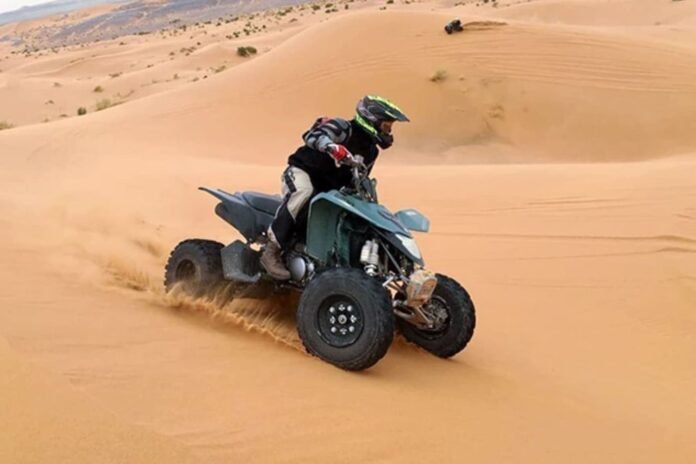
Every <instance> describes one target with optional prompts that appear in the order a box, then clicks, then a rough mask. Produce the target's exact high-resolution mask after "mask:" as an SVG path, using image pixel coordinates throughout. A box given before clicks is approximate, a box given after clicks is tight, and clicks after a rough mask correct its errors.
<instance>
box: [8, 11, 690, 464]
mask: <svg viewBox="0 0 696 464" xmlns="http://www.w3.org/2000/svg"><path fill="white" fill-rule="evenodd" d="M339 6H340V5H339ZM382 6H384V5H383V4H382V3H365V4H362V5H360V7H359V8H358V5H354V4H351V9H349V10H340V11H339V13H335V14H332V15H327V14H325V13H323V12H320V13H321V14H320V15H317V14H315V15H304V16H300V15H299V14H297V18H298V21H295V22H292V23H290V22H289V20H290V19H291V18H290V17H283V21H284V22H283V23H282V24H279V25H276V24H275V23H274V22H272V21H271V20H270V18H271V16H269V18H267V19H266V21H267V24H268V27H267V32H264V33H259V34H258V35H257V36H254V37H253V39H249V40H247V39H242V40H236V39H235V40H230V39H226V38H225V34H224V33H223V34H220V33H218V32H217V31H215V33H217V34H218V37H215V38H213V37H210V35H211V34H212V33H213V31H212V30H211V31H210V33H209V34H201V38H200V39H199V38H197V37H194V39H189V38H188V35H187V36H186V37H182V36H168V37H164V38H161V37H159V36H158V35H157V34H152V35H149V36H142V37H141V36H138V37H127V38H117V39H114V40H113V41H110V42H106V43H104V42H100V43H95V44H90V45H88V46H85V47H68V48H67V49H61V50H60V51H59V52H58V53H47V54H44V56H39V57H28V58H25V57H24V56H23V55H21V54H17V53H15V54H12V53H11V51H12V50H13V49H11V48H3V49H2V50H0V52H1V53H0V70H2V72H0V102H2V103H1V104H0V121H2V120H5V121H8V122H11V123H12V124H14V125H15V127H13V128H10V129H6V130H2V131H0V212H2V214H1V215H0V252H1V253H2V254H3V257H4V259H3V263H4V264H5V265H4V266H2V268H1V269H0V282H2V283H1V284H0V366H1V368H2V371H3V374H4V375H3V377H2V380H1V381H0V410H2V411H3V414H2V419H0V425H1V426H2V429H3V430H4V431H5V433H4V434H3V438H2V439H0V462H37V463H48V462H50V463H58V462H71V463H72V462H105V463H108V462H114V463H116V462H119V463H122V462H206V463H217V462H220V463H222V462H225V463H227V462H237V461H239V462H315V461H320V460H322V461H323V460H331V461H333V462H356V461H360V462H424V461H425V462H462V461H464V460H470V461H472V462H479V463H500V462H530V463H532V462H533V463H540V462H548V463H557V462H607V463H609V462H611V463H613V462H631V463H641V462H645V463H653V462H669V463H689V462H693V460H694V459H695V458H696V445H695V444H694V442H693V438H692V435H693V427H694V424H695V423H696V407H695V406H694V402H693V400H692V396H693V391H694V390H695V389H696V372H694V368H693V366H694V363H695V362H696V339H695V338H694V335H693V334H694V330H695V329H696V316H695V315H694V304H695V302H696V254H695V253H696V206H694V205H696V184H695V183H694V181H693V179H694V178H696V135H694V134H696V130H695V129H696V127H695V123H694V121H695V120H696V119H695V118H694V117H693V116H694V114H696V98H694V97H696V84H694V82H696V79H695V78H696V46H695V44H696V42H694V41H693V37H696V36H695V35H694V34H693V28H694V26H696V22H695V21H696V20H695V19H694V17H693V16H691V15H690V12H692V11H694V10H693V8H692V7H693V5H691V4H690V3H689V2H662V3H661V4H660V5H656V4H655V3H654V2H647V1H642V0H631V1H621V2H599V1H596V0H583V1H572V2H558V1H546V0H539V1H532V2H525V3H524V4H516V3H514V2H503V1H500V6H498V7H491V6H490V5H486V6H479V7H476V6H475V4H473V3H470V4H465V5H457V6H454V5H452V4H442V3H438V4H434V3H413V4H403V3H398V4H395V5H392V4H389V5H386V6H387V9H386V11H380V10H379V8H381V7H382ZM356 10H359V11H356ZM395 10H396V11H395ZM627 11H630V14H627ZM305 12H306V11H305ZM298 13H299V12H298ZM595 13H596V14H595ZM455 15H459V16H460V17H461V19H462V20H463V22H475V24H471V25H469V26H468V28H467V29H466V30H465V32H463V33H461V34H455V35H452V36H448V35H446V34H445V33H444V31H442V26H443V25H444V23H446V22H447V21H448V20H449V19H451V18H452V17H453V16H455ZM326 17H330V19H328V20H324V19H325V18H326ZM656 21H658V22H661V23H662V25H655V24H654V23H655V22H656ZM32 24H34V25H33V26H31V27H36V24H35V23H32ZM259 24H261V22H260V23H259ZM232 26H233V23H231V25H227V26H226V27H230V28H231V27H232ZM5 27H7V26H5ZM13 27H23V28H25V29H23V30H27V29H29V30H30V31H31V27H29V26H27V25H24V26H21V25H15V26H13ZM656 29H661V30H659V31H656ZM223 32H224V31H223ZM227 33H229V31H228V32H227ZM336 37H341V38H344V39H346V40H347V42H345V43H343V44H340V43H337V41H336ZM366 37H369V38H370V39H369V42H367V39H366ZM199 40H200V41H201V45H200V46H196V50H195V51H193V52H190V54H189V55H188V56H186V52H180V50H181V48H183V47H188V46H190V45H191V43H193V44H194V45H195V42H196V41H199ZM120 42H124V43H125V44H124V45H120ZM362 43H370V44H371V45H370V46H356V44H362ZM241 45H253V46H256V47H257V48H258V50H259V53H257V54H256V55H255V56H253V57H250V58H241V57H239V56H237V55H236V47H237V46H241ZM4 46H5V47H6V45H4ZM5 50H7V52H5ZM171 51H175V55H174V56H170V55H169V53H170V52H171ZM44 53H45V52H44ZM6 55H7V56H8V58H4V57H5V56H6ZM149 64H152V66H150V67H148V65H149ZM223 64H224V65H225V66H226V67H225V69H224V70H221V71H219V72H214V71H211V70H210V69H211V68H214V67H219V66H222V65H223ZM131 65H132V66H131ZM198 68H200V69H198ZM438 70H442V71H443V72H444V79H441V80H436V81H433V80H431V78H432V77H433V75H434V74H435V73H436V72H437V71H438ZM118 72H122V74H120V75H118V76H117V77H111V76H110V74H115V73H118ZM175 74H177V75H178V76H179V77H178V78H176V79H174V78H173V76H174V75H175ZM441 75H442V73H441ZM203 76H207V77H205V78H203ZM196 78H198V79H197V80H195V79H196ZM194 80H195V82H194ZM153 81H158V82H156V83H153ZM54 82H59V83H60V86H54ZM97 85H100V86H102V87H103V89H104V91H103V92H94V88H95V87H96V86H97ZM131 89H133V90H134V92H133V93H132V94H130V95H129V96H128V97H118V95H119V94H120V95H121V96H123V95H125V94H127V93H128V92H129V91H130V90H131ZM373 92H374V93H380V94H383V95H385V96H387V97H389V98H392V99H393V100H394V101H396V102H397V103H398V104H399V105H400V106H401V107H402V109H404V111H405V112H406V113H407V114H408V115H409V116H410V117H411V119H412V122H411V123H409V124H402V125H398V126H396V127H395V131H396V138H397V142H396V145H395V146H394V147H393V148H392V149H390V150H389V151H387V152H385V153H384V156H383V157H382V158H381V159H380V163H379V165H378V167H377V168H376V172H375V174H376V176H377V177H378V178H379V186H380V197H381V201H382V202H383V203H384V204H385V205H387V206H388V207H389V208H390V209H393V210H396V209H400V208H405V207H415V208H418V209H419V210H420V211H422V212H424V213H425V214H426V215H427V216H428V217H429V218H430V220H431V224H432V228H431V231H430V232H429V233H428V234H419V235H418V237H417V238H418V241H419V244H420V246H421V249H422V251H423V254H424V256H425V259H426V264H427V266H428V267H429V268H431V269H434V270H437V271H438V272H443V273H445V274H448V275H450V276H452V277H454V278H456V279H457V280H459V281H460V282H461V283H462V284H463V285H464V286H465V287H466V288H467V289H468V290H469V291H470V293H471V295H472V297H473V299H474V302H475V304H476V307H477V316H478V321H477V322H478V323H477V329H476V333H475V335H474V338H473V340H472V342H471V344H470V345H469V347H467V349H466V350H464V351H463V352H461V353H460V354H458V355H457V356H455V357H454V358H453V359H451V360H446V361H445V360H441V359H437V358H435V357H433V356H430V355H428V354H426V353H424V352H422V351H421V350H418V349H417V348H415V347H413V346H411V345H408V344H406V343H405V342H404V341H403V340H401V339H397V340H396V341H395V343H394V345H393V346H392V347H391V349H390V351H389V352H388V354H387V355H386V356H385V358H384V359H383V360H381V361H380V362H379V363H378V364H377V365H376V366H375V367H374V368H373V369H370V370H369V371H366V372H362V373H348V372H344V371H341V370H339V369H336V368H334V367H332V366H330V365H328V364H326V363H323V362H320V361H319V360H317V359H315V358H312V357H310V356H308V355H307V354H306V353H304V351H303V349H302V347H301V344H300V342H299V340H298V337H297V334H296V331H295V327H294V322H293V316H294V309H295V305H296V301H294V300H293V299H292V298H278V297H276V298H269V299H268V300H266V301H262V302H259V301H255V300H248V299H240V300H235V301H232V302H227V303H221V302H218V303H211V302H208V303H206V302H201V301H192V300H185V299H175V298H172V297H170V296H167V295H165V294H164V292H163V289H162V274H163V265H164V263H165V261H166V259H167V255H168V253H169V251H170V250H171V249H172V248H173V247H174V246H175V245H176V243H178V241H180V240H183V239H185V238H192V237H199V238H208V239H213V240H219V241H222V242H229V241H231V240H233V239H235V238H237V235H236V232H235V231H234V230H233V229H232V228H230V227H229V226H228V225H226V224H225V223H223V221H221V220H220V219H219V218H218V217H217V216H215V214H214V212H213V208H214V206H215V201H214V200H213V199H212V198H211V197H209V196H208V195H206V194H204V193H202V192H199V191H197V190H196V188H197V187H198V186H201V185H205V186H209V187H220V188H224V189H227V190H232V191H234V190H257V191H264V192H270V193H275V192H276V191H277V190H278V189H279V176H280V172H281V170H282V168H283V164H284V162H285V159H286V157H287V155H288V154H289V153H290V152H291V151H293V150H294V149H295V147H296V146H297V144H298V143H300V142H301V140H300V135H301V133H302V132H303V131H304V130H306V128H307V126H308V124H310V123H311V122H312V121H313V119H314V118H316V117H317V116H318V115H322V114H330V115H338V116H344V117H349V116H350V115H351V113H352V108H353V106H354V104H355V102H356V101H357V99H358V98H359V97H360V96H361V95H363V94H366V93H373ZM101 98H109V99H112V100H113V101H117V102H120V104H118V105H116V106H113V107H110V108H107V109H105V110H102V111H95V108H94V105H95V104H96V101H97V100H98V99H101ZM49 99H51V100H53V101H54V103H53V104H45V101H47V100H49ZM54 106H55V108H54ZM79 106H85V107H86V108H87V109H88V113H87V114H86V115H84V116H79V117H78V116H77V114H76V111H77V108H78V107H79ZM61 113H65V114H66V115H67V117H62V118H61V117H60V114H61ZM44 119H48V120H49V122H46V123H44V122H42V121H43V120H44Z"/></svg>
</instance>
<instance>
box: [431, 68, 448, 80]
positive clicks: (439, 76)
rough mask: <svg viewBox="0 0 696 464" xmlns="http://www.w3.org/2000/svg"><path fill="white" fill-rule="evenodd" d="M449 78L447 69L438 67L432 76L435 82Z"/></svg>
mask: <svg viewBox="0 0 696 464" xmlns="http://www.w3.org/2000/svg"><path fill="white" fill-rule="evenodd" d="M446 78H447V71H445V70H444V69H438V70H437V71H435V72H434V73H433V75H432V76H430V80H431V81H433V82H440V81H444V80H445V79H446Z"/></svg>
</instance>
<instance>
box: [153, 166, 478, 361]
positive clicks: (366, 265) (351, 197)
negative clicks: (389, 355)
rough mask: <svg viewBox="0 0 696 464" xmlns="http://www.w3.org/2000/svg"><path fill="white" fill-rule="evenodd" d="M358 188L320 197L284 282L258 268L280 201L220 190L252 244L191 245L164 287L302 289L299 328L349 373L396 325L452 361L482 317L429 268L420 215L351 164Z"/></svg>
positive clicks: (230, 218) (384, 345) (220, 209)
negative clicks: (388, 200) (384, 197)
mask: <svg viewBox="0 0 696 464" xmlns="http://www.w3.org/2000/svg"><path fill="white" fill-rule="evenodd" d="M352 174H353V182H352V184H353V185H352V186H351V187H345V188H342V189H340V190H332V191H329V192H325V193H320V194H318V195H316V196H315V197H314V198H313V199H312V200H311V202H310V203H309V205H308V207H307V216H306V226H303V227H302V228H301V229H302V234H301V235H300V236H298V238H297V239H296V240H295V241H294V243H293V244H292V246H290V247H287V249H286V251H284V253H283V259H284V261H285V263H286V265H287V267H288V269H289V270H290V274H291V278H290V280H289V281H285V282H278V281H274V280H273V278H272V277H270V276H269V275H268V274H266V272H265V270H264V269H263V267H262V266H261V265H260V263H259V259H260V255H261V252H262V251H263V248H264V247H265V245H266V243H268V237H267V236H266V230H267V228H268V226H269V224H270V223H271V222H272V220H273V217H274V214H275V212H276V210H277V208H278V206H279V205H280V202H281V198H280V197H279V196H272V195H266V194H263V193H257V192H237V193H234V194H231V193H228V192H225V191H223V190H219V189H217V190H211V189H208V188H205V187H200V188H199V189H200V190H203V191H205V192H208V193H210V194H211V195H213V196H214V197H215V198H217V199H218V200H220V202H219V203H218V204H217V205H216V207H215V213H216V214H217V215H218V216H219V217H221V218H222V219H224V220H225V221H227V222H228V223H229V224H230V225H232V226H233V227H234V228H236V229H237V230H238V231H239V232H240V233H241V235H242V236H243V237H244V239H245V240H246V243H245V242H244V241H241V240H235V241H233V242H232V243H230V244H228V245H226V246H225V245H223V244H221V243H218V242H214V241H210V240H200V239H193V240H184V241H183V242H181V243H179V244H178V245H177V246H176V248H174V250H173V251H172V253H171V255H170V257H169V260H168V262H167V265H166V269H165V281H164V283H165V287H166V290H167V291H171V290H172V289H173V288H174V287H175V286H180V287H181V288H182V289H184V290H185V291H188V292H189V293H191V294H193V295H195V296H200V295H205V294H206V293H209V292H212V291H213V290H214V289H215V288H218V287H219V286H220V285H223V284H224V285H228V286H229V285H230V284H231V285H232V286H233V287H235V288H238V289H240V288H241V289H249V288H264V286H268V285H270V286H271V288H272V289H274V290H278V289H291V290H295V291H300V292H301V295H300V298H299V307H298V310H297V329H298V332H299V336H300V338H301V339H302V342H303V344H304V346H305V348H306V349H307V351H308V352H309V353H311V354H313V355H315V356H318V357H319V358H321V359H323V360H324V361H327V362H329V363H331V364H334V365H336V366H338V367H340V368H343V369H347V370H362V369H366V368H368V367H370V366H372V365H374V364H375V363H376V362H377V361H379V360H380V359H381V358H382V357H383V356H384V355H385V353H386V352H387V349H388V348H389V346H390V344H391V343H392V339H393V336H394V329H395V326H396V328H398V329H399V330H400V331H401V333H402V334H403V336H404V337H405V338H406V339H407V340H408V341H410V342H412V343H415V344H416V345H418V346H420V347H422V348H424V349H425V350H427V351H429V352H431V353H433V354H435V355H437V356H440V357H443V358H448V357H451V356H453V355H455V354H457V353H458V352H460V351H461V350H462V349H464V347H465V346H466V345H467V343H468V342H469V340H470V339H471V337H472V336H473V332H474V326H475V323H476V316H475V310H474V304H473V303H472V301H471V298H470V297H469V294H468V293H467V291H466V290H465V289H464V288H463V287H462V286H461V285H460V284H459V283H458V282H457V281H455V280H454V279H452V278H450V277H447V276H445V275H442V274H435V273H433V272H431V271H429V270H427V269H426V268H425V267H424V262H423V258H422V256H421V253H420V250H419V248H418V245H417V244H416V241H415V240H414V239H413V236H412V235H411V233H410V232H409V230H411V231H419V232H427V231H428V229H429V226H430V223H429V221H428V219H427V218H426V217H425V216H423V215H422V214H420V213H419V212H418V211H416V210H414V209H405V210H401V211H398V212H396V213H395V214H392V213H391V212H389V211H388V210H387V209H386V208H385V207H384V206H382V205H380V204H379V203H378V201H377V192H376V184H377V182H376V180H375V179H370V178H369V174H368V170H367V169H366V168H365V166H364V165H359V166H355V167H353V168H352Z"/></svg>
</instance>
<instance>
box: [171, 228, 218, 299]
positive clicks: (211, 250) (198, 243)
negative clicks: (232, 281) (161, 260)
mask: <svg viewBox="0 0 696 464" xmlns="http://www.w3.org/2000/svg"><path fill="white" fill-rule="evenodd" d="M223 246H224V245H223V244H222V243H218V242H214V241H212V240H201V239H189V240H184V241H183V242H181V243H179V244H178V245H177V246H176V247H175V248H174V250H173V251H172V253H171V254H170V255H169V260H168V261H167V265H166V267H165V272H164V287H165V290H166V291H167V292H170V291H171V290H172V289H173V288H174V286H176V285H177V284H180V286H181V290H182V291H183V292H185V293H187V294H189V295H191V296H195V297H198V296H203V295H205V294H206V293H210V292H212V291H213V290H215V289H216V288H217V287H218V286H220V285H221V284H222V283H223V282H224V276H223V272H222V257H221V254H220V252H221V250H222V248H223Z"/></svg>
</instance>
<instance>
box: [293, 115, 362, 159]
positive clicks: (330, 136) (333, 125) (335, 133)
mask: <svg viewBox="0 0 696 464" xmlns="http://www.w3.org/2000/svg"><path fill="white" fill-rule="evenodd" d="M350 135H351V126H350V123H349V122H348V121H346V120H345V119H341V118H319V119H317V120H316V121H315V122H314V124H313V125H312V128H311V129H310V130H308V131H307V132H305V133H304V134H303V135H302V138H303V139H304V142H305V145H307V146H308V147H309V148H312V149H314V150H317V151H320V152H323V153H328V149H327V147H328V146H329V144H332V143H335V144H339V145H343V144H344V143H346V142H347V141H348V139H349V138H350Z"/></svg>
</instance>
